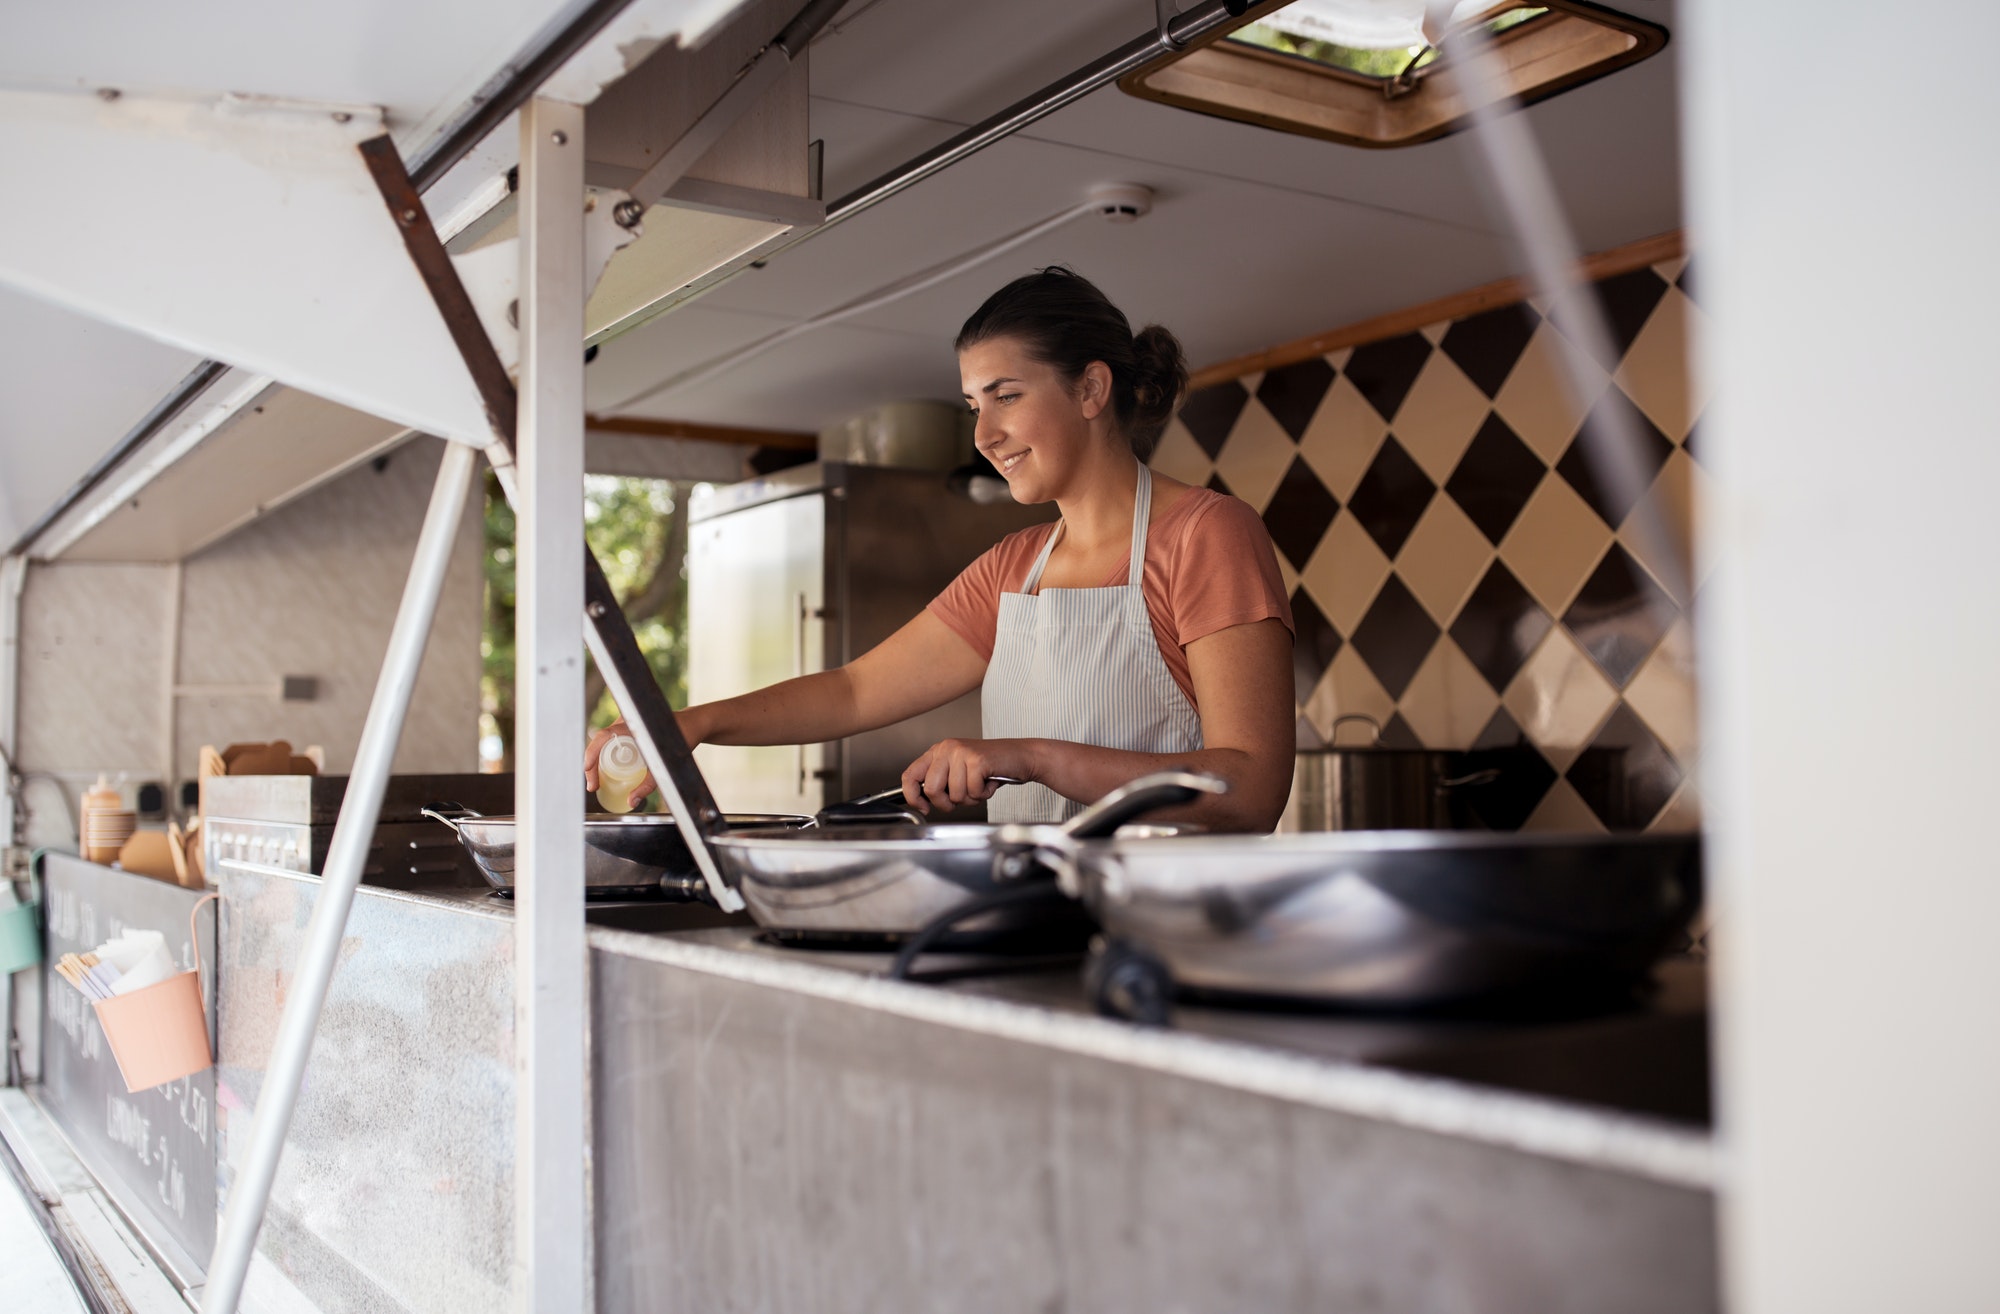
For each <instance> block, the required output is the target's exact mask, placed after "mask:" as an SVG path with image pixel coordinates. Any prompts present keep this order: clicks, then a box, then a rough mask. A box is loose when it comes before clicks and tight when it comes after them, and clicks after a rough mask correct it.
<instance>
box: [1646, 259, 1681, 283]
mask: <svg viewBox="0 0 2000 1314" xmlns="http://www.w3.org/2000/svg"><path fill="white" fill-rule="evenodd" d="M1687 267H1688V258H1687V257H1686V256H1675V257H1674V258H1673V259H1672V260H1658V261H1655V262H1654V263H1653V272H1654V273H1656V274H1658V275H1659V276H1660V277H1661V278H1664V279H1665V280H1667V282H1669V283H1671V282H1673V281H1674V280H1675V279H1677V278H1679V277H1680V276H1681V270H1683V269H1686V268H1687Z"/></svg>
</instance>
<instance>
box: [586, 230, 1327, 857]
mask: <svg viewBox="0 0 2000 1314" xmlns="http://www.w3.org/2000/svg"><path fill="white" fill-rule="evenodd" d="M957 346H958V353H959V372H960V376H961V379H962V383H963V388H964V392H965V397H966V400H967V402H968V404H969V405H970V406H971V407H972V409H973V411H974V412H975V413H976V415H977V417H978V418H977V421H976V427H975V430H974V441H975V442H976V443H977V445H978V447H979V449H980V451H981V452H982V453H984V454H985V456H986V457H987V458H988V459H989V460H990V461H992V462H993V465H994V467H995V468H996V469H998V470H999V471H1000V473H1001V475H1002V477H1004V478H1005V479H1006V481H1007V484H1008V488H1009V490H1010V491H1011V492H1012V494H1013V496H1014V498H1015V500H1016V501H1019V502H1024V503H1043V502H1054V503H1055V504H1056V506H1057V508H1058V509H1059V510H1060V511H1061V519H1060V520H1058V521H1057V522H1056V523H1055V524H1054V525H1053V526H1049V525H1042V526H1037V527H1035V528H1033V529H1029V530H1025V531H1023V532H1021V533H1018V534H1013V535H1010V536H1008V537H1007V538H1005V539H1003V540H1001V542H1000V543H998V544H997V545H995V546H994V547H993V548H992V549H990V550H989V551H987V552H986V553H985V554H984V555H983V556H981V557H980V558H979V559H978V560H977V561H975V562H973V564H972V565H971V566H969V567H968V568H967V569H966V570H965V571H964V573H963V574H961V575H960V576H959V578H958V579H956V580H955V581H953V582H952V584H951V585H950V586H949V587H948V588H946V589H945V591H944V592H943V593H942V594H940V595H939V596H938V598H937V599H936V600H934V601H933V602H932V603H931V605H930V606H929V607H927V608H926V609H925V610H924V611H923V612H922V613H920V614H919V615H918V616H917V617H916V618H915V619H913V620H911V621H910V622H909V623H908V624H907V625H905V626H904V627H903V628H902V629H900V630H898V631H897V632H896V633H895V634H893V635H891V636H890V637H889V638H888V639H887V640H885V641H884V642H883V643H881V644H880V645H878V646H877V647H876V648H874V649H872V650H871V651H869V652H867V653H865V654H863V655H862V656H861V657H860V658H858V659H856V660H855V661H853V662H851V663H849V664H848V665H846V666H844V667H841V668H840V669H838V670H833V671H826V672H822V673H820V674H817V675H809V676H805V677H803V678H801V679H796V680H787V681H785V682H783V683H781V684H776V685H772V686H770V687H769V688H766V689H760V690H757V691H755V692H752V693H749V694H745V695H743V696H741V697H738V698H731V699H727V700H724V701H721V702H715V703H707V704H703V705H700V706H696V707H691V708H689V709H687V710H686V711H685V712H683V713H681V714H680V721H681V728H682V731H683V733H685V734H686V735H687V737H688V739H689V742H690V743H691V744H692V743H703V742H706V743H720V744H778V743H794V742H806V743H816V742H824V741H827V740H832V739H838V738H841V737H843V736H846V735H850V734H855V733H858V732H860V731H863V730H869V729H873V728H875V727H878V726H883V725H887V724H890V723H891V722H894V721H900V720H903V719H905V718H907V717H910V716H915V715H918V714H919V713H922V712H926V711H929V710H930V709H932V708H935V707H939V706H942V705H943V704H945V703H947V702H949V701H951V700H952V699H954V698H957V697H959V696H961V695H963V694H966V693H969V692H970V691H972V690H973V689H979V690H980V691H981V709H982V720H983V727H982V735H981V737H980V738H978V739H948V740H944V741H942V742H940V743H937V744H933V745H932V746H931V747H930V748H929V749H928V750H927V751H925V752H924V753H923V754H921V755H920V756H919V757H918V758H917V759H916V760H915V761H913V762H912V763H910V765H909V767H908V768H907V769H906V770H905V771H904V772H903V792H904V795H905V797H906V798H907V799H908V800H909V802H910V803H911V804H912V805H913V806H915V807H917V808H918V809H920V810H922V811H925V812H928V811H930V810H931V809H932V808H936V809H938V810H939V811H950V810H951V809H952V808H954V807H958V806H962V805H964V804H967V803H973V802H982V801H986V800H991V804H990V807H989V809H988V814H989V816H991V817H992V818H993V819H995V820H1002V821H1059V820H1064V819H1067V818H1068V817H1071V816H1074V815H1075V814H1076V813H1077V812H1078V811H1080V810H1081V809H1082V808H1083V807H1084V806H1085V805H1087V804H1089V803H1092V802H1094V801H1096V800H1097V799H1099V798H1102V797H1103V796H1104V795H1105V794H1107V793H1109V792H1110V791H1111V790H1113V789H1116V788H1117V787H1118V786H1120V785H1123V784H1125V783H1126V782H1128V781H1131V780H1133V779H1135V778H1137V777H1139V776H1142V775H1145V774H1147V773H1149V772H1153V771H1158V770H1162V769H1165V768H1168V767H1181V768H1186V769H1190V770H1206V771H1210V772H1213V773H1215V774H1217V775H1220V776H1222V777H1223V778H1224V779H1225V780H1227V781H1228V782H1229V785H1230V789H1229V792H1228V793H1226V794H1223V795H1220V796H1214V797H1208V798H1205V799H1203V800H1202V801H1200V802H1198V803H1195V804H1192V805H1190V806H1189V807H1187V808H1186V809H1184V810H1183V811H1182V812H1181V813H1179V814H1178V817H1179V819H1182V820H1191V821H1197V822H1200V823H1202V824H1204V825H1208V826H1210V827H1213V828H1215V829H1218V830H1244V831H1250V830H1269V829H1270V828H1271V827H1272V826H1273V825H1274V824H1275V823H1276V822H1277V819H1278V816H1279V813H1280V812H1281V811H1282V810H1283V808H1284V804H1285V797H1286V793H1287V790H1288V788H1289V785H1290V782H1291V767H1292V736H1293V727H1292V710H1293V709H1292V678H1291V623H1292V622H1291V613H1290V609H1289V607H1288V605H1287V603H1286V599H1285V590H1284V585H1283V581H1282V579H1281V577H1280V575H1279V572H1278V566H1277V558H1276V553H1275V551H1274V549H1273V548H1272V546H1271V540H1270V537H1269V536H1268V535H1267V534H1266V533H1265V530H1264V525H1263V521H1262V520H1261V519H1260V518H1259V517H1258V516H1257V514H1256V512H1255V511H1253V510H1251V509H1250V507H1249V506H1247V505H1246V504H1244V503H1242V502H1239V501H1237V500H1236V499H1235V498H1233V497H1227V496H1224V495H1222V494H1218V493H1215V492H1212V491H1210V490H1208V489H1204V488H1193V487H1190V486H1188V485H1187V484H1183V483H1181V482H1179V481H1178V480H1175V479H1170V478H1168V477H1167V476H1165V475H1162V474H1158V473H1156V472H1154V471H1152V470H1150V469H1148V468H1147V466H1146V464H1145V458H1146V456H1148V455H1149V454H1150V453H1151V451H1152V448H1153V445H1154V443H1155V442H1157V440H1158V438H1159V435H1160V433H1161V431H1162V429H1163V428H1164V427H1165V425H1166V422H1167V420H1168V418H1169V417H1170V416H1171V415H1172V414H1173V410H1174V407H1175V405H1176V403H1177V402H1178V400H1179V398H1180V394H1181V392H1182V391H1183V390H1184V389H1185V387H1186V385H1187V368H1186V365H1185V364H1184V363H1183V361H1182V358H1181V349H1180V344H1179V343H1178V342H1177V341H1176V340H1175V339H1174V336H1173V335H1172V334H1171V333H1169V332H1167V331H1166V330H1165V329H1163V328H1160V327H1159V326H1157V325H1153V326H1149V327H1147V328H1145V329H1143V330H1141V331H1140V332H1139V333H1138V334H1137V335H1134V334H1133V332H1132V329H1131V325H1130V323H1129V322H1128V321H1127V320H1126V318H1125V316H1124V314H1123V313H1121V312H1120V311H1119V310H1118V309H1117V307H1115V306H1113V305H1112V304H1111V303H1110V301H1109V300H1107V299H1106V298H1105V296H1104V294H1103V293H1102V292H1100V291H1098V289H1097V288H1096V287H1095V286H1093V285H1092V284H1091V283H1090V282H1089V281H1088V280H1086V279H1083V278H1081V277H1078V276H1077V275H1076V274H1074V273H1072V272H1070V271H1069V270H1067V269H1062V268H1051V269H1045V270H1041V271H1039V272H1037V273H1034V274H1030V275H1028V276H1026V277H1024V278H1020V279H1017V280H1015V281H1014V282H1013V283H1010V284H1008V285H1007V286H1006V287H1004V288H1002V289H1001V290H1000V291H998V292H996V293H995V294H994V295H993V296H992V297H990V298H988V299H987V301H986V302H985V304H984V305H982V306H980V308H979V309H978V310H977V311H976V312H974V314H973V316H972V318H971V319H969V320H968V321H966V324H965V327H964V329H963V330H962V331H961V332H960V334H959V337H958V342H957ZM617 728H618V727H613V728H612V731H605V732H600V733H599V734H598V735H597V736H595V737H594V738H593V739H592V740H591V743H590V746H589V748H588V750H587V752H586V757H585V771H586V779H587V783H588V784H590V785H591V787H593V788H594V787H595V786H596V784H597V780H596V761H597V754H598V752H599V750H600V749H601V748H602V746H603V744H604V743H606V742H608V740H609V739H610V737H611V734H612V733H613V732H615V731H616V729H617ZM1000 777H1008V778H1012V779H1014V780H1018V781H1021V782H1024V783H1021V784H1018V785H1006V786H999V785H996V784H995V783H994V781H995V780H996V779H997V778H1000ZM651 787H652V786H651V782H650V781H646V782H642V784H641V785H640V786H639V788H638V792H637V795H635V796H642V795H643V793H644V792H645V791H646V790H650V789H651Z"/></svg>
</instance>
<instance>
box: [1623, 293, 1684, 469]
mask: <svg viewBox="0 0 2000 1314" xmlns="http://www.w3.org/2000/svg"><path fill="white" fill-rule="evenodd" d="M1701 317H1702V316H1701V312H1700V311H1699V310H1697V309H1696V308H1695V305H1694V303H1693V302H1692V301H1689V300H1688V299H1687V295H1686V294H1685V293H1683V292H1682V291H1681V290H1680V289H1679V288H1677V287H1670V288H1668V289H1667V294H1666V295H1665V296H1664V297H1661V298H1660V304H1659V305H1658V306H1655V307H1654V308H1653V314H1652V318H1650V319H1648V320H1647V321H1646V325H1645V327H1644V328H1642V329H1640V330H1639V336H1638V337H1636V338H1634V339H1632V345H1631V346H1630V347H1628V348H1627V349H1626V351H1625V359H1624V360H1622V361H1620V362H1619V365H1618V373H1617V374H1616V375H1614V376H1613V378H1615V379H1616V380H1617V383H1618V386H1619V387H1620V388H1622V389H1624V391H1625V395H1626V396H1627V397H1630V398H1631V399H1632V401H1633V402H1634V403H1635V404H1636V405H1637V406H1638V407H1639V409H1640V410H1642V411H1644V412H1645V413H1646V418H1647V419H1649V420H1651V421H1652V422H1653V423H1654V424H1655V425H1658V426H1659V430H1660V432H1661V433H1663V434H1665V435H1666V436H1667V437H1669V438H1671V439H1673V440H1674V441H1675V442H1679V441H1680V440H1681V439H1683V438H1685V437H1687V431H1688V429H1689V427H1690V426H1691V425H1693V423H1694V417H1695V416H1697V415H1699V414H1701V408H1702V405H1703V404H1704V403H1705V402H1706V401H1707V398H1706V397H1705V396H1703V395H1702V394H1701V393H1700V392H1699V391H1698V390H1697V389H1696V387H1695V386H1694V382H1693V378H1692V375H1691V373H1690V370H1689V361H1690V359H1691V357H1692V351H1693V345H1694V344H1693V339H1692V337H1691V335H1692V334H1694V333H1698V332H1701V331H1702V327H1703V326H1702V325H1701V323H1700V322H1699V321H1700V320H1701Z"/></svg>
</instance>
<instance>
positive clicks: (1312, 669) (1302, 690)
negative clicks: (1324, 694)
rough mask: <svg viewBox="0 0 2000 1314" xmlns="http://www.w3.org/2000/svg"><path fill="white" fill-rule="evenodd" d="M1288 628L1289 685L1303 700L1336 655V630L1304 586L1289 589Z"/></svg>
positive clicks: (1338, 640)
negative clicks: (1289, 619) (1290, 602)
mask: <svg viewBox="0 0 2000 1314" xmlns="http://www.w3.org/2000/svg"><path fill="white" fill-rule="evenodd" d="M1292 628H1293V629H1294V630H1295V631H1296V633H1295V634H1294V635H1293V638H1292V684H1293V688H1294V689H1295V690H1296V694H1297V701H1298V702H1301V703H1303V702H1304V701H1305V700H1306V699H1308V698H1310V697H1312V691H1313V689H1314V688H1316V687H1317V686H1318V684H1319V678H1320V676H1322V675H1325V674H1326V668H1327V667H1329V666H1331V665H1333V659H1334V657H1335V656H1337V655H1338V654H1339V652H1340V645H1341V638H1340V631H1339V630H1336V629H1335V628H1333V622H1332V621H1330V620H1328V619H1327V618H1326V613H1325V612H1322V611H1321V610H1320V609H1319V606H1318V605H1317V604H1316V603H1314V602H1313V600H1312V596H1311V595H1310V594H1308V593H1307V592H1306V591H1305V590H1304V589H1293V590H1292Z"/></svg>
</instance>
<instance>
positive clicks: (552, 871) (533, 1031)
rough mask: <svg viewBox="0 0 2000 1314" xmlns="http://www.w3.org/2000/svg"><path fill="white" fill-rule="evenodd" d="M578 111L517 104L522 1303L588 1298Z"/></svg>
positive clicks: (585, 1302) (538, 1309) (517, 1244)
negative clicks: (580, 754)
mask: <svg viewBox="0 0 2000 1314" xmlns="http://www.w3.org/2000/svg"><path fill="white" fill-rule="evenodd" d="M582 197H583V110H582V108H581V107H580V106H576V105H570V104H565V103H563V102H560V101H552V100H534V101H531V102H529V104H528V105H527V106H526V107H525V108H524V109H523V110H522V112H521V190H520V205H521V312H520V319H521V362H522V370H521V391H520V407H519V412H518V419H517V420H516V424H517V426H518V434H517V438H516V444H515V459H516V465H517V472H516V475H515V485H516V489H517V497H516V502H515V513H516V520H515V524H516V539H515V550H516V554H517V555H516V560H517V562H518V565H517V567H516V569H517V571H518V572H519V575H518V581H517V583H518V589H517V593H516V598H517V607H516V611H515V622H514V624H515V634H516V645H517V646H516V661H515V670H516V673H517V674H516V677H515V694H514V697H515V727H516V735H517V739H516V745H515V754H514V760H515V762H516V763H517V767H516V775H515V785H514V791H515V809H516V811H517V812H518V813H519V814H520V818H521V820H520V826H519V832H518V836H517V845H516V848H515V861H516V864H517V866H516V870H517V873H518V874H517V877H516V883H515V922H514V946H515V952H514V1008H515V1018H516V1035H517V1046H518V1048H517V1051H516V1059H515V1070H516V1073H517V1074H518V1080H517V1084H516V1095H515V1098H516V1101H517V1103H516V1110H515V1125H516V1128H517V1142H516V1152H515V1165H514V1171H515V1204H514V1263H515V1271H516V1273H517V1275H518V1277H519V1290H520V1293H521V1295H522V1296H523V1297H524V1305H525V1308H526V1309H528V1310H530V1311H534V1312H535V1314H545V1312H546V1314H553V1312H554V1311H557V1310H579V1309H589V1308H591V1307H592V1305H593V1304H594V1302H593V1301H592V1299H591V1296H590V1278H591V1272H592V1267H591V1264H590V1262H589V1255H590V1241H591V1235H590V1232H591V1229H590V1202H589V1199H588V1196H587V1194H586V1190H585V1172H584V1163H585V1157H586V1151H587V1149H588V1147H587V1146H586V1144H585V1141H584V1125H585V1124H584V1096H585V1089H586V1083H585V1069H586V1063H587V1058H588V1053H587V1046H586V1040H585V1032H586V1026H585V1015H586V1004H587V1000H586V995H585V959H584V925H583V869H582V866H581V864H580V863H579V862H578V861H577V855H578V854H580V853H582V852H583V786H582V781H581V779H580V775H579V770H580V769H579V758H578V749H579V746H580V745H581V744H582V743H583V730H584V716H583V627H582V625H581V623H580V622H581V620H582V617H583V551H584V538H583V348H582V342H583V304H584V299H585V297H586V295H587V294H588V291H589V288H588V286H587V285H586V282H585V271H584V214H583V206H582Z"/></svg>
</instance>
